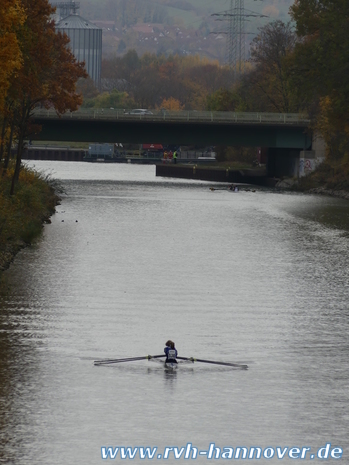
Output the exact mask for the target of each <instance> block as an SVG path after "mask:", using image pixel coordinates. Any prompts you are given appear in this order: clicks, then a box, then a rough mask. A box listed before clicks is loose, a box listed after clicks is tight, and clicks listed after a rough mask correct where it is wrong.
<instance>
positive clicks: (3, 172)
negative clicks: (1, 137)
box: [2, 121, 15, 176]
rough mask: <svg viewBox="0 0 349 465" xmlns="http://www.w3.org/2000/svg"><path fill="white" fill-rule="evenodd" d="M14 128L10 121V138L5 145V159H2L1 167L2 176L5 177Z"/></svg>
mask: <svg viewBox="0 0 349 465" xmlns="http://www.w3.org/2000/svg"><path fill="white" fill-rule="evenodd" d="M14 127H15V123H14V121H12V123H11V131H10V138H9V141H8V144H7V153H6V157H5V159H4V166H3V170H2V176H5V174H6V171H7V168H8V165H9V163H10V158H11V148H12V140H13V131H14Z"/></svg>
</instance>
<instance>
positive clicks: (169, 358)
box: [164, 340, 178, 363]
mask: <svg viewBox="0 0 349 465" xmlns="http://www.w3.org/2000/svg"><path fill="white" fill-rule="evenodd" d="M165 346H166V347H165V348H164V352H165V354H166V360H165V363H177V360H176V358H177V356H178V352H177V349H176V348H175V343H174V342H173V341H171V340H168V341H167V342H166V344H165Z"/></svg>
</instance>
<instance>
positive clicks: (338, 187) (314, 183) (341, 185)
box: [292, 162, 349, 200]
mask: <svg viewBox="0 0 349 465" xmlns="http://www.w3.org/2000/svg"><path fill="white" fill-rule="evenodd" d="M292 189H295V190H297V191H301V192H307V193H309V194H320V195H329V196H331V197H338V198H341V199H346V200H349V164H348V163H341V164H337V165H333V164H330V163H329V162H324V163H322V164H321V165H320V166H319V167H318V168H317V170H316V171H314V172H313V173H311V174H309V175H308V176H305V177H304V178H301V179H300V180H299V181H298V182H297V183H296V184H294V185H293V186H292Z"/></svg>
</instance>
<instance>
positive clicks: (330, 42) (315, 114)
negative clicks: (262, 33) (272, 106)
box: [290, 0, 349, 158]
mask: <svg viewBox="0 0 349 465" xmlns="http://www.w3.org/2000/svg"><path fill="white" fill-rule="evenodd" d="M290 13H291V16H292V17H293V19H294V20H295V22H296V32H297V34H298V36H299V38H300V40H299V42H298V43H297V45H296V47H295V51H294V54H293V57H292V61H291V65H292V67H293V77H292V80H293V86H294V89H296V91H297V93H298V96H299V99H302V100H303V101H304V108H305V109H306V110H307V111H308V112H309V114H310V116H311V118H312V122H313V127H314V128H315V129H318V130H320V132H321V133H322V135H323V136H324V137H325V140H326V142H327V146H328V155H329V157H330V158H331V157H332V158H336V157H338V155H339V154H341V156H345V155H348V154H349V116H348V107H349V81H348V74H349V36H348V24H349V2H348V1H347V0H296V1H295V3H294V5H293V6H292V7H291V9H290Z"/></svg>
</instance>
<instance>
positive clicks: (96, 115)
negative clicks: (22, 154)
mask: <svg viewBox="0 0 349 465" xmlns="http://www.w3.org/2000/svg"><path fill="white" fill-rule="evenodd" d="M35 116H36V117H39V118H45V119H46V118H48V119H51V118H52V119H54V118H63V119H67V118H72V119H74V120H77V119H80V120H81V119H82V120H91V119H97V120H109V121H113V120H123V121H137V120H142V121H173V122H186V121H189V122H192V123H195V122H212V123H251V124H256V123H259V124H282V125H284V124H290V125H292V124H295V125H299V124H301V125H307V124H308V123H309V119H308V118H307V117H306V116H304V115H300V114H297V113H259V112H255V113H247V112H246V113H244V112H230V111H195V110H191V111H184V110H183V111H167V110H166V111H164V110H160V111H157V110H149V113H144V114H132V110H124V109H113V108H110V109H104V108H103V109H102V108H99V109H80V110H78V111H75V112H67V113H65V114H63V115H61V116H60V117H58V116H57V113H56V111H55V110H53V109H50V110H45V109H36V110H35V111H34V117H35Z"/></svg>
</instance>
